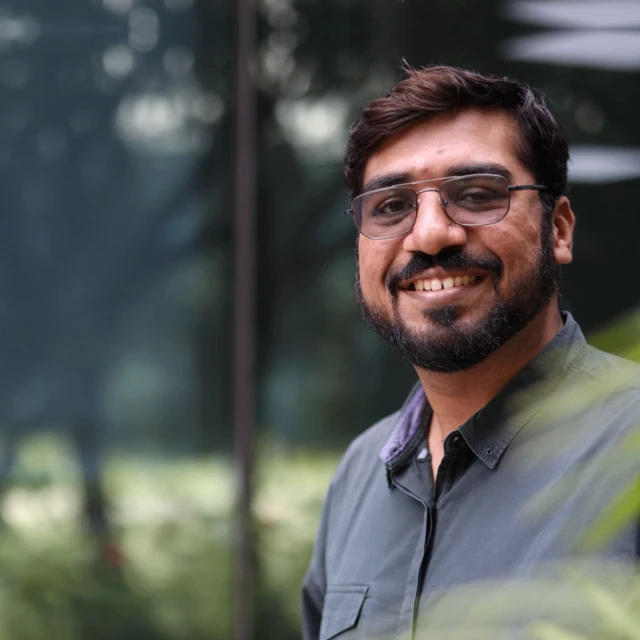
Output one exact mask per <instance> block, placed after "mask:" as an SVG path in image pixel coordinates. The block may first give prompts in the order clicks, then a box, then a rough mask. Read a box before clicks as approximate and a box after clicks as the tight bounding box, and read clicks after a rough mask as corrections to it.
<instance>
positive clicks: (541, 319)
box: [417, 299, 562, 440]
mask: <svg viewBox="0 0 640 640" xmlns="http://www.w3.org/2000/svg"><path fill="white" fill-rule="evenodd" d="M560 329H562V318H561V316H560V311H559V309H558V304H557V300H556V299H554V300H553V301H552V302H551V303H550V304H549V305H548V306H547V307H545V309H544V310H543V311H542V312H541V313H540V314H539V315H538V316H536V318H534V320H533V321H532V322H531V323H530V324H529V325H527V326H526V327H525V328H524V329H522V331H520V332H519V333H518V334H516V335H515V336H513V338H511V339H510V340H508V341H507V342H506V343H505V344H503V345H502V346H501V347H500V348H499V349H496V351H494V352H493V353H492V354H491V355H490V356H488V357H487V358H486V359H485V360H484V361H483V362H481V363H479V364H477V365H476V366H474V367H472V368H471V369H468V370H466V371H459V372H457V373H434V372H432V371H426V370H424V369H417V373H418V377H419V378H420V382H421V383H422V387H423V388H424V392H425V395H426V396H427V400H428V401H429V404H430V405H431V409H432V410H433V417H432V420H431V430H430V436H431V437H434V438H439V439H440V440H444V438H446V437H447V435H449V433H451V432H452V431H454V430H455V429H457V428H458V427H459V426H460V425H462V424H464V423H465V422H466V421H467V420H468V419H469V418H471V416H473V415H474V414H475V413H477V412H478V411H479V410H480V409H482V407H484V406H485V405H486V404H487V403H488V402H489V401H490V400H491V399H492V398H494V397H495V396H496V395H497V394H498V392H499V391H500V390H501V389H502V388H503V387H504V386H505V385H506V384H507V383H508V382H509V381H510V380H512V379H513V378H514V377H515V376H516V374H517V373H518V372H519V371H520V370H521V369H522V368H523V367H524V366H525V365H526V364H527V363H529V362H530V361H531V360H532V359H533V358H534V357H535V356H536V355H537V354H538V353H539V352H540V351H541V350H542V349H543V348H544V347H545V346H546V345H547V344H548V343H549V342H550V341H551V340H552V339H553V338H554V337H555V336H556V334H557V333H558V332H559V331H560Z"/></svg>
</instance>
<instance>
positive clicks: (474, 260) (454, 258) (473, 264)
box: [386, 249, 502, 293]
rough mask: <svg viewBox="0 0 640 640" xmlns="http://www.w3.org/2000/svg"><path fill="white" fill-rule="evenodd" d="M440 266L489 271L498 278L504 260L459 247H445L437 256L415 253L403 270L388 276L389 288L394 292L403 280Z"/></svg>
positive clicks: (447, 268) (445, 268)
mask: <svg viewBox="0 0 640 640" xmlns="http://www.w3.org/2000/svg"><path fill="white" fill-rule="evenodd" d="M435 267H440V268H441V269H444V270H445V271H453V270H459V271H462V270H471V269H477V270H479V271H489V272H490V273H493V274H494V277H495V278H496V279H497V278H499V277H500V276H501V275H502V262H501V261H500V260H499V259H498V257H497V256H494V255H477V256H476V255H470V254H467V253H463V252H462V251H461V250H459V249H444V250H442V251H441V252H440V253H438V254H437V255H435V256H432V255H429V254H427V253H415V254H414V255H413V257H412V258H411V260H410V261H409V263H408V264H407V265H406V266H405V267H404V268H403V269H402V270H401V271H398V272H396V273H393V274H389V276H388V277H387V282H386V285H387V288H388V289H389V291H391V292H392V293H395V291H396V290H397V289H398V286H399V285H400V283H401V282H403V281H406V280H410V279H411V278H413V277H415V276H417V275H419V274H420V273H422V272H423V271H426V270H427V269H433V268H435Z"/></svg>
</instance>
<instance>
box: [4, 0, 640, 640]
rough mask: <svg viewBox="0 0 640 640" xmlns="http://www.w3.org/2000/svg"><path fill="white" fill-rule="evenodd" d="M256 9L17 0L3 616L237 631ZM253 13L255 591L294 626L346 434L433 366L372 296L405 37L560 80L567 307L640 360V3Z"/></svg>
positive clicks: (296, 7)
mask: <svg viewBox="0 0 640 640" xmlns="http://www.w3.org/2000/svg"><path fill="white" fill-rule="evenodd" d="M237 16H238V5H236V4H235V2H233V0H56V1H55V2H51V0H4V1H1V0H0V98H1V99H0V189H1V193H2V212H1V215H0V263H1V268H0V398H1V402H0V444H1V448H0V495H1V503H0V640H4V639H5V638H11V639H12V640H22V639H24V640H39V639H41V638H42V639H44V638H65V639H69V640H76V639H81V638H82V639H84V638H92V639H97V640H100V639H101V638H105V639H106V638H109V639H110V638H134V637H135V638H154V639H156V638H157V639H162V640H165V639H166V640H182V639H185V640H186V639H189V640H200V639H202V640H218V639H219V638H220V639H222V638H228V637H230V636H231V634H232V626H233V624H232V619H233V615H234V614H233V611H234V608H233V605H234V602H233V600H234V596H233V585H234V584H235V579H234V574H237V566H236V567H235V568H234V553H233V552H234V546H235V543H234V541H235V538H236V535H237V533H236V529H235V528H234V520H233V505H234V500H235V495H236V487H235V475H234V459H233V458H234V456H233V444H232V443H233V401H232V399H233V395H234V388H233V382H234V379H233V377H232V376H231V375H230V371H231V370H232V359H233V340H234V336H236V334H235V333H234V324H235V322H234V298H235V295H236V293H237V290H236V287H234V277H235V276H234V260H235V259H236V257H234V237H235V236H234V220H235V210H234V197H235V195H234V187H233V185H234V176H235V170H234V160H235V158H236V157H237V155H236V151H235V144H236V135H235V126H236V118H235V116H236V113H237V109H236V104H235V102H236V98H235V96H236V93H235V92H236V87H237V79H238V68H239V66H238V65H239V63H238V60H237V54H236V32H237ZM254 17H255V20H256V24H257V45H256V52H255V58H254V59H253V61H252V62H251V65H252V66H251V68H252V71H253V77H254V78H255V84H254V90H255V94H254V95H255V99H256V113H255V118H256V139H255V147H254V148H253V150H252V153H253V163H254V165H255V168H256V180H257V185H256V215H255V224H256V229H255V251H254V253H253V256H252V259H253V260H254V261H255V271H254V278H253V283H252V290H251V289H250V290H248V293H249V294H250V295H251V296H252V297H253V303H254V305H255V306H254V310H255V314H254V326H255V332H254V336H255V350H254V351H253V357H254V363H255V391H254V393H253V394H252V395H254V396H255V437H256V443H255V456H254V465H253V482H252V486H253V489H254V491H253V496H252V509H251V515H252V521H251V522H252V533H253V551H252V558H253V563H254V568H255V571H254V575H253V589H254V598H253V607H252V612H250V609H249V608H247V609H246V612H247V613H246V615H250V616H251V617H252V620H253V627H254V633H253V635H254V637H255V638H259V639H261V640H262V639H269V638H278V639H284V640H287V639H288V638H297V637H299V619H298V589H299V585H300V582H301V579H302V575H303V573H304V570H305V567H306V563H307V561H308V558H309V554H310V549H311V544H312V542H313V539H314V536H315V528H316V525H317V521H318V517H319V509H320V505H321V501H322V497H323V494H324V491H325V489H326V486H327V484H328V482H329V478H330V476H331V473H332V470H333V468H334V467H335V464H336V462H337V460H338V457H339V455H340V452H341V451H342V450H343V449H344V447H345V446H346V444H347V443H348V442H349V441H350V440H351V439H352V438H353V437H354V436H355V435H356V434H358V433H360V432H361V431H362V430H363V429H365V428H366V427H367V426H369V425H370V424H372V423H373V422H374V421H376V420H377V419H379V418H380V417H382V416H383V415H385V414H386V413H389V412H391V411H393V410H395V409H396V408H397V407H398V406H399V404H400V403H401V402H402V400H403V399H404V396H405V394H406V393H407V391H408V389H409V388H410V385H411V384H412V383H413V380H414V373H413V371H412V369H411V368H410V367H409V366H408V365H406V364H404V363H403V362H402V361H400V360H399V358H398V357H397V356H396V355H395V353H393V352H391V351H390V349H389V348H388V347H387V346H386V345H385V344H383V343H382V342H381V341H380V340H379V339H378V338H377V337H376V336H375V335H374V334H373V333H372V332H371V331H370V330H369V329H368V328H366V327H365V325H364V323H363V322H362V320H361V319H360V314H359V310H358V308H357V305H356V302H355V298H354V294H353V280H354V256H353V245H354V241H355V228H354V227H353V225H352V222H351V221H350V220H349V219H347V218H345V217H344V216H343V215H341V214H342V211H343V210H344V209H345V208H346V206H347V197H346V192H345V189H344V187H343V183H342V175H341V169H340V160H341V153H342V150H343V146H344V143H345V140H346V133H347V130H348V127H349V125H350V123H351V122H352V121H353V120H355V119H356V118H357V117H358V114H359V112H360V110H361V109H362V107H363V106H364V105H365V104H366V103H367V102H368V101H369V100H370V99H372V98H373V97H376V96H378V95H379V94H381V93H382V92H384V91H386V89H387V88H388V87H389V86H390V84H391V83H393V82H394V81H395V80H397V79H399V77H400V64H401V60H402V59H403V58H404V59H406V60H407V61H408V62H409V63H410V64H413V65H417V66H419V65H423V64H427V63H447V64H455V65H463V66H467V67H472V68H475V69H478V70H481V71H487V72H493V73H498V74H512V75H515V76H517V77H520V78H522V79H524V80H526V81H529V82H530V83H532V84H533V85H535V86H537V87H539V88H541V89H543V90H544V91H545V92H546V93H547V94H548V96H549V99H550V101H551V103H552V109H553V111H554V112H555V114H556V115H557V117H558V119H559V121H560V123H561V125H562V126H563V128H564V129H565V131H566V132H567V135H568V137H569V140H570V143H571V150H572V158H573V162H572V165H571V176H570V178H571V188H572V191H571V199H572V203H573V207H574V211H575V212H576V214H577V217H578V226H577V230H576V253H575V262H574V264H573V265H571V266H570V267H569V268H567V269H566V270H565V271H564V272H563V277H562V294H563V297H562V300H563V305H564V307H565V308H566V309H569V310H570V311H571V312H572V313H573V314H574V315H575V317H576V318H577V320H578V321H579V322H580V323H581V324H582V327H583V329H584V330H585V331H586V332H587V333H588V335H589V336H590V338H591V339H592V341H593V342H594V343H595V344H598V345H599V346H602V347H603V348H606V349H608V350H610V351H615V352H617V353H621V354H625V355H627V356H628V357H632V358H635V359H638V360H640V300H639V293H638V292H639V290H640V287H639V286H638V284H637V282H636V280H637V276H636V273H637V253H636V251H637V246H638V240H637V239H638V236H639V234H640V191H639V179H640V124H638V118H637V112H638V108H637V105H638V104H639V103H640V82H639V77H638V72H639V71H640V1H639V0H507V1H495V0H483V2H472V1H471V0H406V1H405V2H400V1H397V0H257V6H256V7H255V15H254ZM243 64H244V62H243V61H240V65H241V66H240V68H242V65H243ZM239 183H240V184H241V185H242V184H243V176H242V175H241V176H239ZM246 184H247V185H248V187H249V188H250V186H251V184H252V182H251V179H250V178H249V177H248V178H247V182H246ZM239 258H240V259H242V258H243V256H239ZM247 599H249V595H248V594H247Z"/></svg>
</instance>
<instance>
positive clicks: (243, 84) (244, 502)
mask: <svg viewBox="0 0 640 640" xmlns="http://www.w3.org/2000/svg"><path fill="white" fill-rule="evenodd" d="M237 12H238V13H237V21H238V31H237V70H236V83H237V90H236V136H235V140H236V153H235V216H236V227H235V229H236V236H235V283H234V285H235V336H234V422H235V424H234V434H235V435H234V440H235V464H236V470H237V500H236V505H237V512H236V564H235V579H236V583H235V615H234V634H233V635H234V640H252V637H253V577H254V567H253V555H254V550H253V539H252V521H251V484H252V482H251V471H252V461H253V421H254V329H255V324H254V294H255V285H254V278H255V269H254V264H255V258H254V252H255V242H254V234H255V160H256V158H255V149H256V144H255V117H256V98H255V82H254V72H255V62H256V10H255V5H254V2H253V0H237Z"/></svg>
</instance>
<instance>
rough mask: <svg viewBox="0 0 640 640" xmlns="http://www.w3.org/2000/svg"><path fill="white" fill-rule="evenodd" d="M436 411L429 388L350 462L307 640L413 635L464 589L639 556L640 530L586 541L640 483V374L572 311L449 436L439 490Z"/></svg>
mask: <svg viewBox="0 0 640 640" xmlns="http://www.w3.org/2000/svg"><path fill="white" fill-rule="evenodd" d="M430 415H431V410H430V408H429V406H428V403H427V402H426V399H425V396H424V393H423V391H422V388H421V387H420V386H419V385H416V387H414V389H413V390H412V392H411V393H410V395H409V397H408V399H407V401H406V402H405V405H404V406H403V408H402V409H401V410H400V411H398V412H396V413H395V414H393V415H391V416H389V417H387V418H385V419H384V420H382V421H381V422H379V423H378V424H376V425H374V426H373V427H371V428H370V429H368V430H367V431H366V432H365V433H363V434H362V435H361V436H359V437H358V438H357V439H356V440H355V441H354V442H353V443H352V444H351V446H350V447H349V449H348V450H347V452H346V454H345V456H344V458H343V459H342V461H341V462H340V465H339V466H338V469H337V471H336V473H335V476H334V478H333V480H332V482H331V485H330V488H329V492H328V495H327V497H326V500H325V504H324V508H323V512H322V517H321V523H320V529H319V533H318V537H317V540H316V545H315V549H314V553H313V557H312V560H311V564H310V567H309V570H308V572H307V576H306V578H305V581H304V584H303V589H302V624H303V637H304V638H305V640H312V639H317V638H320V639H321V640H329V638H334V637H335V638H340V639H341V640H342V639H344V640H347V639H351V638H378V637H385V638H398V639H404V638H410V637H412V634H413V633H414V631H415V628H416V624H417V623H418V621H419V620H420V619H422V618H426V617H427V616H428V615H429V611H430V610H431V608H432V606H433V605H434V603H437V602H438V600H439V599H440V598H442V597H443V594H445V593H446V592H447V590H450V589H452V588H454V587H458V586H460V585H468V584H473V583H477V582H480V581H486V580H496V579H503V578H507V577H509V578H513V577H519V576H526V575H528V574H530V572H531V571H533V570H534V569H536V568H537V567H539V566H540V565H542V564H543V563H546V562H549V561H554V560H560V559H563V558H570V557H578V556H580V555H581V554H583V555H584V554H586V555H590V556H593V555H594V554H595V555H599V556H604V557H611V558H617V559H622V560H624V561H626V562H631V560H632V559H637V558H638V556H639V553H640V552H639V540H638V528H637V526H635V524H632V525H631V526H625V527H624V528H623V529H622V530H621V531H620V532H619V533H617V534H616V535H615V536H614V537H613V538H612V539H609V540H607V541H606V543H605V544H601V545H600V546H598V547H597V548H596V547H595V546H593V545H591V546H589V544H588V540H587V539H585V537H584V535H585V532H588V531H589V530H590V527H591V526H592V525H593V523H594V522H596V521H597V519H598V517H599V516H601V515H602V513H603V512H604V511H605V510H606V508H607V507H608V506H610V505H611V504H612V503H613V501H614V500H615V499H616V498H617V496H618V495H619V494H620V492H621V491H622V490H623V489H624V488H626V487H627V486H628V485H629V482H635V481H636V480H637V478H638V477H640V463H639V462H638V460H637V453H638V452H637V449H636V451H635V455H629V454H628V452H629V451H630V449H629V446H630V445H629V444H628V439H629V438H630V437H632V436H633V434H634V432H635V430H636V427H637V426H638V423H640V367H638V366H637V365H635V364H631V363H629V362H627V361H625V360H621V359H619V358H616V357H615V356H611V355H609V354H606V353H603V352H601V351H598V350H596V349H593V348H592V347H590V346H588V345H587V343H586V341H585V339H584V336H583V335H582V332H581V331H580V328H579V327H578V325H577V324H576V323H575V321H574V320H573V318H572V317H571V316H570V315H569V314H565V326H564V328H563V329H562V330H561V331H560V333H559V334H558V335H557V336H556V337H555V338H554V339H553V340H552V341H551V342H550V343H549V345H547V347H545V349H544V350H543V351H542V352H541V353H540V354H538V356H536V358H535V359H534V360H533V361H531V362H530V363H529V364H528V365H527V366H526V367H525V368H524V369H523V370H521V371H520V372H519V374H518V375H517V376H516V377H515V378H514V379H513V380H512V381H511V382H510V383H509V384H508V385H507V386H506V387H505V388H504V389H503V390H502V391H501V392H500V393H499V394H498V395H497V396H496V397H495V398H494V399H493V400H492V401H491V402H490V403H489V404H488V405H486V406H485V407H484V408H483V409H482V410H480V411H479V412H478V413H477V414H476V415H474V416H473V417H472V418H471V419H469V420H468V421H467V422H466V423H465V424H463V425H462V426H461V427H460V428H459V429H458V430H457V431H454V432H453V433H451V434H450V435H449V436H448V437H447V439H446V440H445V443H444V451H445V455H444V458H443V460H442V463H441V465H440V467H439V470H438V474H437V478H436V481H435V483H434V481H433V477H432V476H433V474H432V472H431V464H430V457H429V454H428V451H426V450H425V435H426V428H427V426H428V424H429V420H430ZM636 438H637V436H636ZM625 452H627V454H626V455H625Z"/></svg>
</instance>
